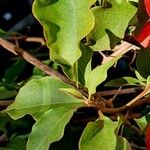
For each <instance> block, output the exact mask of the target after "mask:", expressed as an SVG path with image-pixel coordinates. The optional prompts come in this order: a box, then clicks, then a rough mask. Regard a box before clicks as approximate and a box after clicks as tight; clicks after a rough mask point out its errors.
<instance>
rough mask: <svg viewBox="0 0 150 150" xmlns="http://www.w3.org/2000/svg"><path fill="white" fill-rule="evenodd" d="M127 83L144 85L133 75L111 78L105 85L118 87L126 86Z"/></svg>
mask: <svg viewBox="0 0 150 150" xmlns="http://www.w3.org/2000/svg"><path fill="white" fill-rule="evenodd" d="M127 85H136V86H138V85H145V84H144V83H143V82H141V81H139V80H138V79H136V78H133V77H122V78H118V79H114V80H111V81H109V82H107V83H106V84H105V86H111V87H119V86H127Z"/></svg>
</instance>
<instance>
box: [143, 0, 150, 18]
mask: <svg viewBox="0 0 150 150" xmlns="http://www.w3.org/2000/svg"><path fill="white" fill-rule="evenodd" d="M144 3H145V8H146V12H147V14H148V15H149V16H150V0H144Z"/></svg>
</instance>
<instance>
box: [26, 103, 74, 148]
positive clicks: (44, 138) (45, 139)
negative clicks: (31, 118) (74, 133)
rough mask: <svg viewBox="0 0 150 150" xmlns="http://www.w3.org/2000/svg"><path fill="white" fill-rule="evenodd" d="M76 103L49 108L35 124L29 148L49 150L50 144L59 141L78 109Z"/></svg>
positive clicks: (28, 144)
mask: <svg viewBox="0 0 150 150" xmlns="http://www.w3.org/2000/svg"><path fill="white" fill-rule="evenodd" d="M76 107H77V106H76V105H69V106H68V107H63V106H60V107H55V108H52V109H50V110H48V111H47V112H46V113H44V114H43V116H42V117H41V118H40V119H39V120H38V121H37V122H36V123H35V124H34V126H33V128H32V132H31V134H30V136H29V140H28V143H27V149H28V150H48V148H49V145H50V144H51V143H52V142H54V141H58V140H59V139H60V138H61V137H62V136H63V132H64V128H65V126H66V124H67V123H68V122H69V120H70V118H71V117H72V115H73V112H74V111H75V109H76Z"/></svg>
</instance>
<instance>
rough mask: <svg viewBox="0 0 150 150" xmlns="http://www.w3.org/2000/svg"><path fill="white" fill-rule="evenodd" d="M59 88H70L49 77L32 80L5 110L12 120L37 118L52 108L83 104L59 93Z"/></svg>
mask: <svg viewBox="0 0 150 150" xmlns="http://www.w3.org/2000/svg"><path fill="white" fill-rule="evenodd" d="M60 88H70V86H68V85H67V84H65V83H63V82H61V81H59V80H56V79H52V78H51V77H43V78H40V79H33V80H31V81H29V82H28V83H27V84H26V85H25V86H24V87H22V88H21V89H20V91H19V93H18V95H17V97H16V99H15V102H14V103H13V104H11V105H10V106H9V107H8V108H7V109H6V112H7V113H8V114H9V115H10V116H11V117H12V118H13V119H18V118H21V117H23V116H24V115H26V114H30V115H32V116H33V117H34V118H38V117H40V116H41V115H42V114H43V113H44V112H46V111H48V110H49V109H50V108H52V107H54V106H64V105H71V104H74V103H75V104H76V105H79V106H80V105H81V104H83V102H82V101H80V100H79V99H76V98H73V97H71V96H69V95H67V94H65V93H63V92H61V91H59V89H60Z"/></svg>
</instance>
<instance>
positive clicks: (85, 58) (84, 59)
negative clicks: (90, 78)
mask: <svg viewBox="0 0 150 150" xmlns="http://www.w3.org/2000/svg"><path fill="white" fill-rule="evenodd" d="M80 47H81V50H82V56H81V57H80V59H79V60H78V80H79V82H80V83H81V84H82V85H85V80H84V74H85V72H86V71H85V70H86V66H87V64H88V62H89V61H90V59H91V58H92V55H93V51H92V49H91V48H89V47H88V46H85V45H84V44H83V43H81V46H80Z"/></svg>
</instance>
